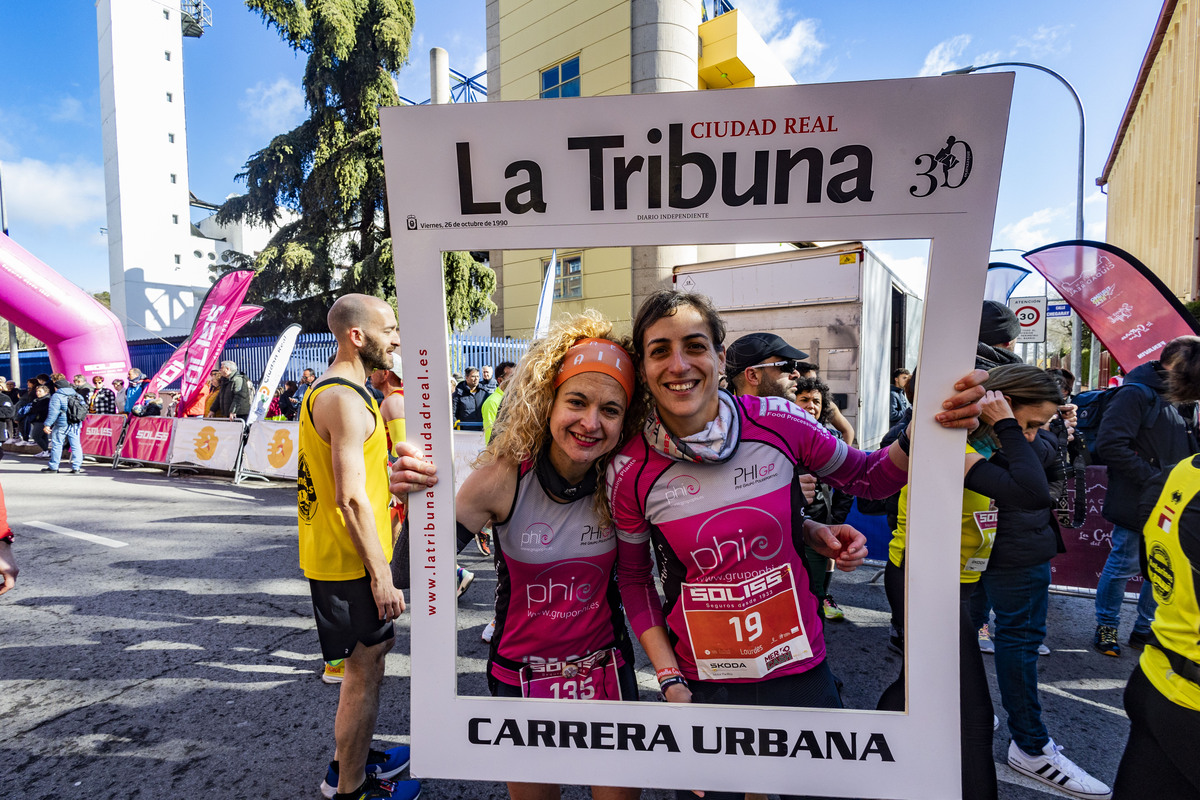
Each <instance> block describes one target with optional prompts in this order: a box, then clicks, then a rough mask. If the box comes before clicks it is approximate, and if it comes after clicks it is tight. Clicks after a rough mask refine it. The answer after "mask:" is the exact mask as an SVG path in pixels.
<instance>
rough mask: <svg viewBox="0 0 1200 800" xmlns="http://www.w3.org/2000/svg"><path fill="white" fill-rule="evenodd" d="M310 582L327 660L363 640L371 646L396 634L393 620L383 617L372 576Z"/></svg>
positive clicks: (320, 637)
mask: <svg viewBox="0 0 1200 800" xmlns="http://www.w3.org/2000/svg"><path fill="white" fill-rule="evenodd" d="M308 586H309V589H310V590H311V591H312V601H313V614H314V615H315V616H316V618H317V638H319V639H320V640H321V656H322V657H323V658H324V659H325V660H326V661H338V660H340V659H343V658H345V657H346V656H348V655H350V654H351V653H352V652H354V648H355V646H357V645H358V644H360V643H361V644H364V645H366V646H367V647H370V646H372V645H377V644H379V643H380V642H386V641H388V640H390V639H392V638H393V637H394V636H395V635H396V630H395V627H394V626H393V625H392V621H391V620H382V619H380V618H379V609H378V607H377V606H376V605H375V596H374V595H372V594H371V578H370V577H369V576H365V575H364V576H363V577H361V578H356V579H355V580H352V581H314V580H311V579H310V580H309V581H308Z"/></svg>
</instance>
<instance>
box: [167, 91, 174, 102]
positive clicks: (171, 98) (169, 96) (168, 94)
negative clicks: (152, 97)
mask: <svg viewBox="0 0 1200 800" xmlns="http://www.w3.org/2000/svg"><path fill="white" fill-rule="evenodd" d="M174 99H175V97H174V96H173V95H172V94H171V93H170V92H167V102H168V103H170V102H172V101H173V100H174Z"/></svg>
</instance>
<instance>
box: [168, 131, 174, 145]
mask: <svg viewBox="0 0 1200 800" xmlns="http://www.w3.org/2000/svg"><path fill="white" fill-rule="evenodd" d="M167 142H169V143H170V144H175V134H173V133H168V134H167Z"/></svg>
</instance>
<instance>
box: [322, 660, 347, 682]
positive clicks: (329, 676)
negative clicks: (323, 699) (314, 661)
mask: <svg viewBox="0 0 1200 800" xmlns="http://www.w3.org/2000/svg"><path fill="white" fill-rule="evenodd" d="M345 677H346V659H344V658H339V659H338V660H337V661H326V662H325V671H324V672H322V673H321V680H323V681H325V683H341V682H342V679H343V678H345Z"/></svg>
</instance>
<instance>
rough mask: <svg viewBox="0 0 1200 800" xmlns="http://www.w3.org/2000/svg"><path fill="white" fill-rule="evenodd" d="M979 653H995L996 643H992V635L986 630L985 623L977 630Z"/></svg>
mask: <svg viewBox="0 0 1200 800" xmlns="http://www.w3.org/2000/svg"><path fill="white" fill-rule="evenodd" d="M979 652H981V653H995V652H996V643H995V642H993V641H992V633H991V631H989V630H988V626H987V623H986V622H985V623H983V627H982V628H980V629H979Z"/></svg>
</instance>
